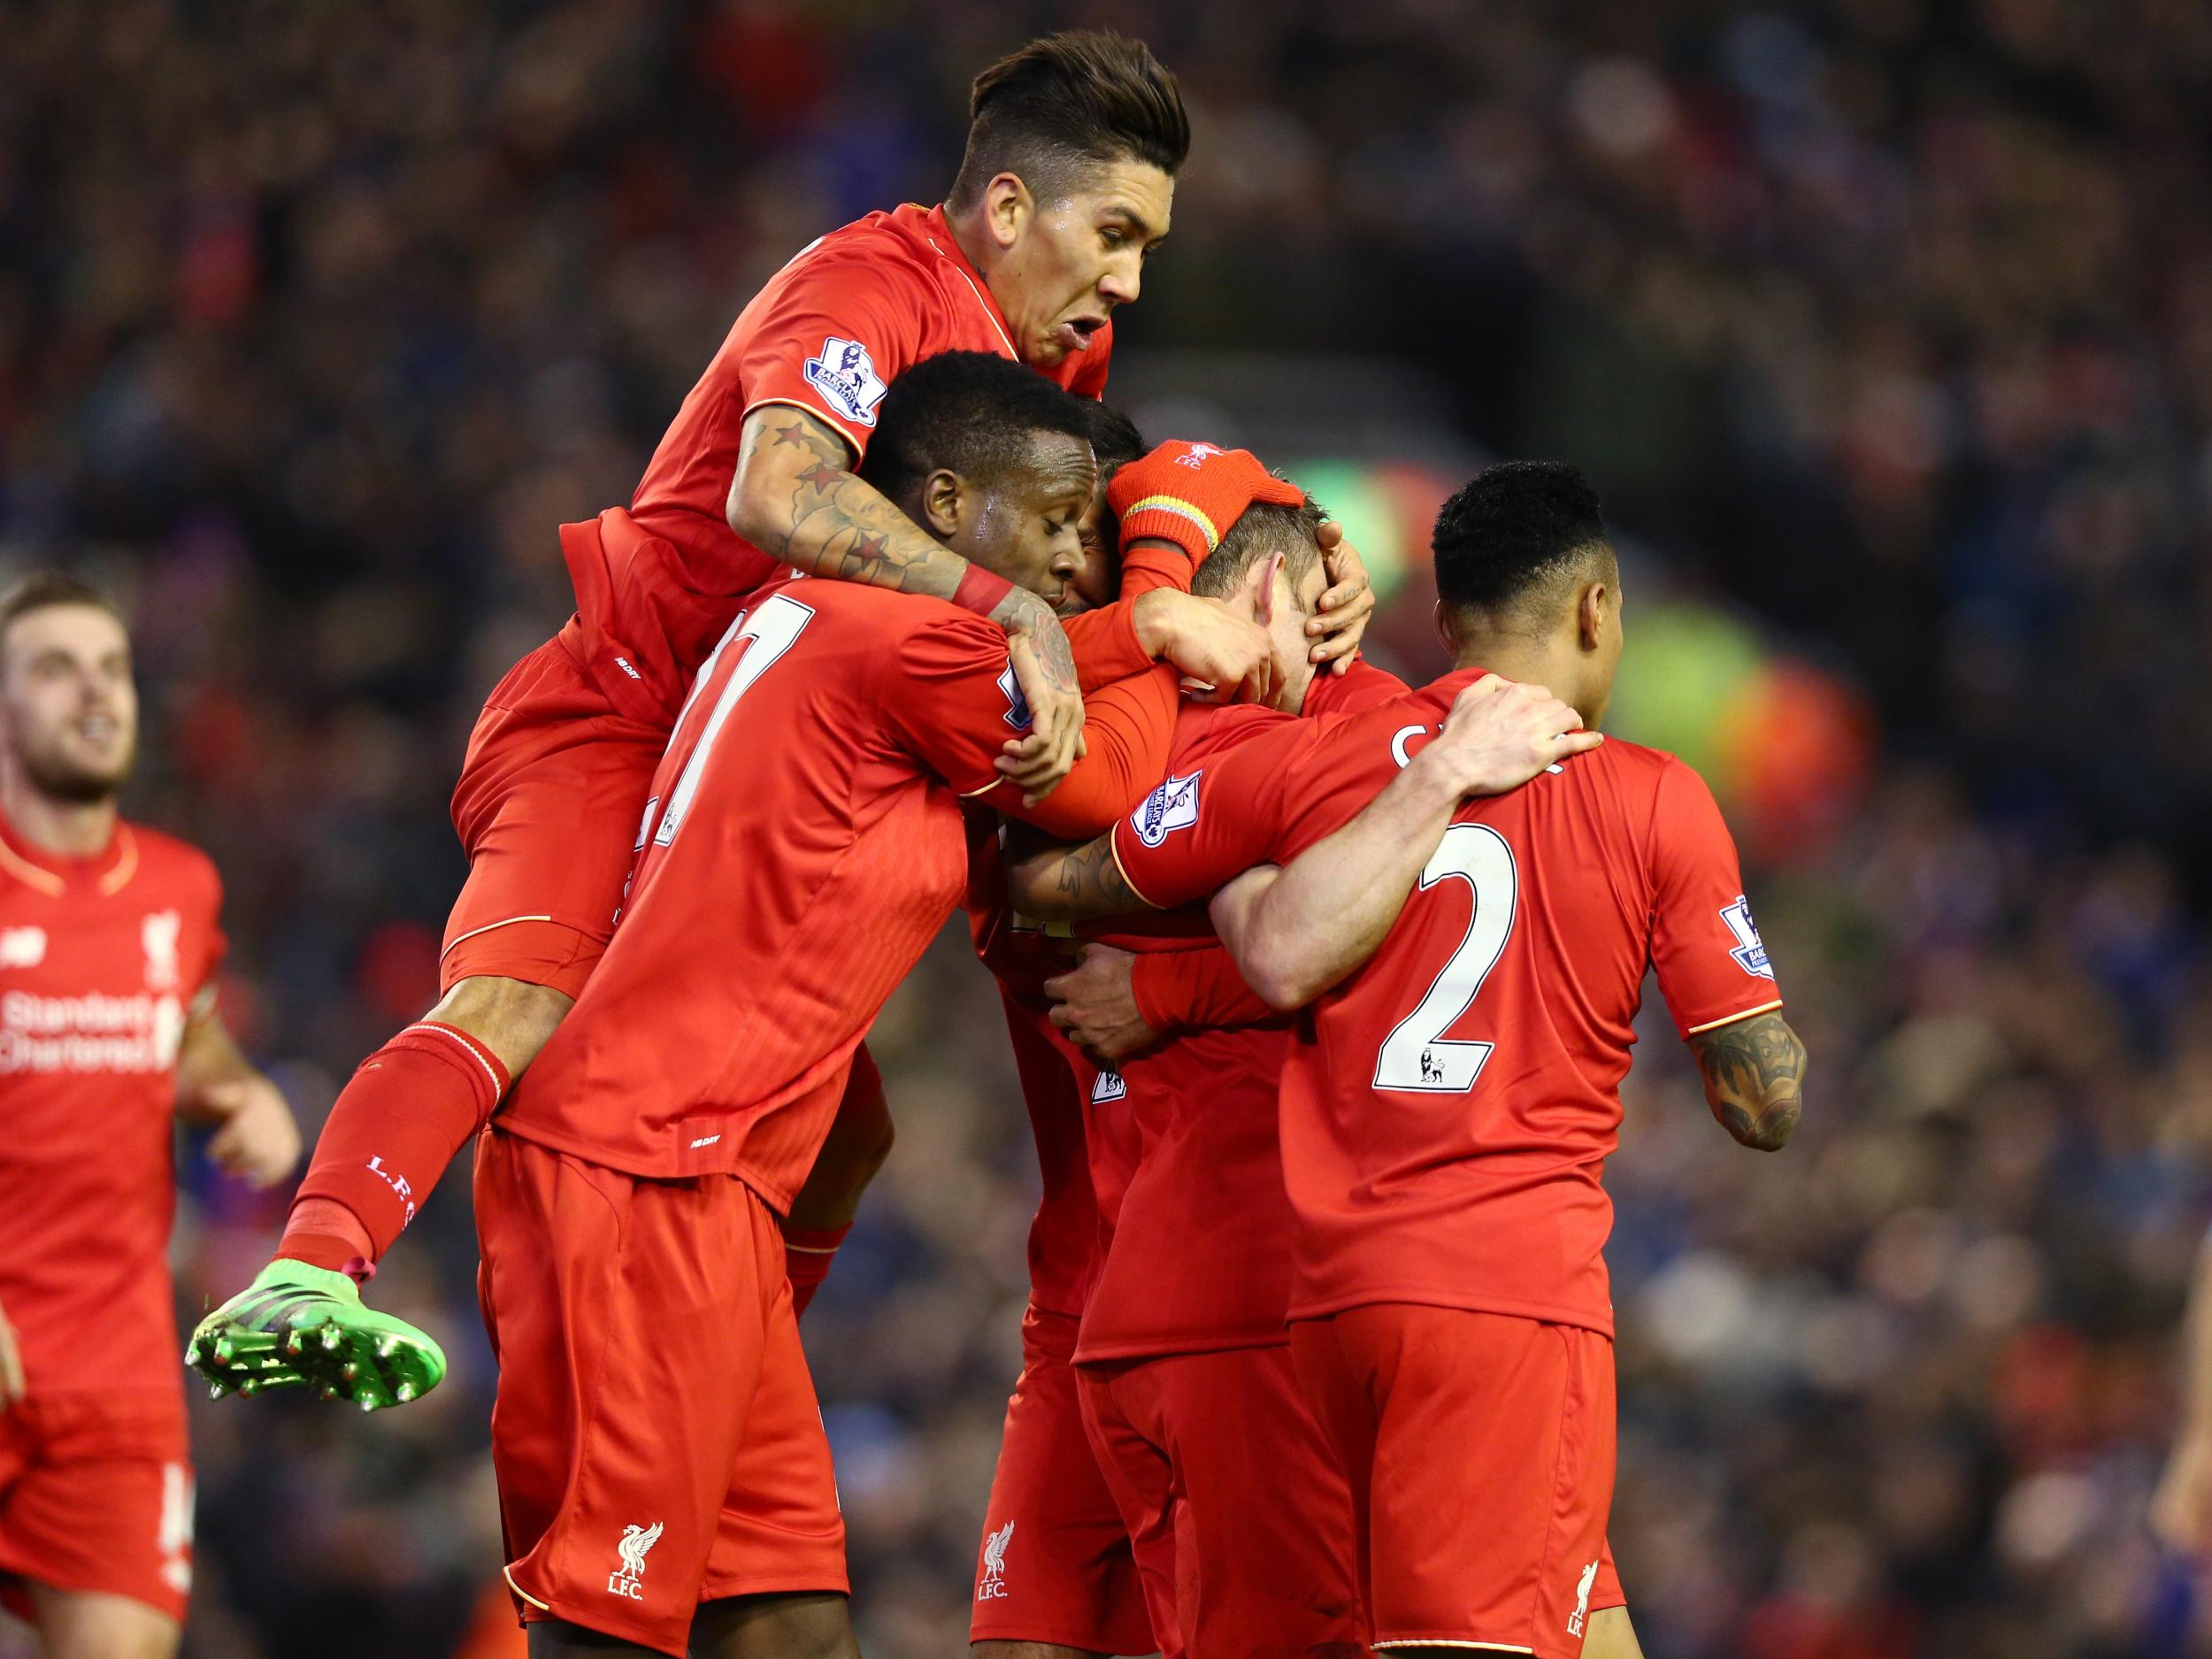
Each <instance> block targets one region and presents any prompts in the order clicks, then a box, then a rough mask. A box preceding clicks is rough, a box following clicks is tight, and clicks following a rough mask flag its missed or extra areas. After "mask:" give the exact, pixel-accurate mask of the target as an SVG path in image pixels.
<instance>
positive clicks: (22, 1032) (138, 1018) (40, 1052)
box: [0, 991, 184, 1072]
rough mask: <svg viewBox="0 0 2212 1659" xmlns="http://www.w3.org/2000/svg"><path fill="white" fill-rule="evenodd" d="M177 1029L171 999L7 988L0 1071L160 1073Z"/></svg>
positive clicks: (173, 1051)
mask: <svg viewBox="0 0 2212 1659" xmlns="http://www.w3.org/2000/svg"><path fill="white" fill-rule="evenodd" d="M183 1030H184V1010H183V1006H182V1004H181V1003H180V1002H178V1001H177V999H176V998H175V997H174V996H155V995H152V994H151V993H150V992H143V991H142V992H139V993H137V994H136V995H131V996H107V995H102V994H101V993H99V992H96V991H94V992H88V993H87V994H85V995H81V996H41V995H37V994H35V993H34V992H30V991H10V992H8V993H6V994H5V995H0V1072H9V1071H165V1070H166V1069H167V1068H168V1067H170V1066H171V1065H173V1064H175V1063H176V1057H177V1041H178V1039H179V1038H180V1036H181V1035H182V1034H183Z"/></svg>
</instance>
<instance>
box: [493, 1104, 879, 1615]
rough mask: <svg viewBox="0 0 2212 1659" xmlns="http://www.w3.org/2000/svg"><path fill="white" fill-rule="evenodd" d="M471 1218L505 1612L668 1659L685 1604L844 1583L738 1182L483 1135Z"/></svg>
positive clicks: (761, 1212)
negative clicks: (507, 1599) (490, 1370)
mask: <svg viewBox="0 0 2212 1659" xmlns="http://www.w3.org/2000/svg"><path fill="white" fill-rule="evenodd" d="M476 1232H477V1240H478V1243H479V1245H480V1248H481V1251H482V1256H483V1263H482V1266H481V1267H480V1269H479V1271H478V1279H477V1286H478V1292H479V1294H480V1297H481V1300H482V1302H483V1305H484V1325H485V1328H486V1330H488V1332H489V1333H491V1339H492V1350H493V1352H494V1354H495V1355H496V1356H497V1357H498V1360H499V1392H498V1394H497V1396H496V1398H495V1402H494V1404H493V1407H492V1467H493V1470H494V1471H495V1473H496V1474H497V1476H498V1479H499V1508H500V1522H501V1525H502V1527H503V1531H504V1532H505V1534H506V1547H507V1559H508V1567H507V1582H508V1584H509V1586H511V1588H512V1589H513V1590H514V1592H515V1594H516V1595H517V1597H518V1599H519V1600H520V1601H522V1602H523V1603H524V1604H525V1606H524V1608H523V1610H522V1617H523V1620H524V1622H525V1623H528V1622H530V1621H532V1620H533V1619H536V1618H542V1617H557V1618H561V1619H565V1620H566V1621H568V1622H569V1623H571V1624H580V1625H583V1626H584V1627H585V1628H586V1629H588V1630H595V1631H601V1632H605V1633H606V1634H609V1635H612V1636H618V1637H621V1638H623V1639H625V1640H629V1641H634V1642H637V1643H640V1644H641V1645H643V1646H645V1647H652V1648H657V1649H658V1650H659V1651H661V1652H663V1653H668V1654H675V1655H681V1654H682V1653H683V1651H684V1644H685V1639H686V1635H687V1632H688V1631H689V1630H690V1628H691V1617H692V1612H693V1609H695V1608H696V1607H697V1605H698V1604H699V1603H700V1602H702V1601H715V1600H718V1599H719V1598H721V1597H723V1596H731V1595H752V1594H763V1593H770V1592H779V1591H788V1592H798V1591H835V1592H839V1593H842V1592H844V1590H845V1589H846V1578H845V1526H844V1522H843V1520H842V1519H841V1517H840V1516H839V1515H838V1511H837V1486H836V1482H835V1479H834V1477H833V1474H832V1471H831V1468H830V1448H829V1440H828V1439H827V1437H826V1435H825V1434H824V1433H823V1432H822V1415H821V1410H820V1409H819V1407H818V1406H817V1405H816V1403H815V1399H814V1384H813V1379H811V1378H810V1377H809V1375H808V1374H807V1368H806V1356H805V1355H804V1354H803V1353H802V1352H801V1351H800V1348H799V1325H798V1321H797V1319H796V1318H795V1317H794V1316H793V1314H792V1311H791V1287H790V1284H789V1281H788V1280H787V1279H786V1278H785V1277H784V1264H783V1241H782V1235H781V1233H780V1232H779V1231H778V1229H777V1225H776V1217H775V1216H774V1214H773V1213H772V1211H771V1210H769V1208H768V1206H767V1205H766V1204H764V1203H763V1202H761V1200H760V1197H759V1195H758V1194H756V1193H755V1192H754V1191H753V1189H752V1188H751V1187H748V1186H746V1185H745V1183H744V1182H742V1181H741V1180H739V1179H737V1178H736V1177H735V1176H732V1175H708V1176H699V1177H695V1178H693V1179H687V1180H643V1179H637V1178H635V1177H633V1176H628V1175H624V1174H621V1173H618V1171H613V1170H610V1169H606V1168H603V1167H602V1166H601V1165H598V1164H589V1163H587V1162H585V1161H584V1160H583V1159H581V1158H577V1157H572V1156H569V1155H567V1154H565V1153H558V1152H553V1151H549V1150H548V1149H547V1148H543V1147H540V1146H537V1145H535V1144H534V1143H533V1142H531V1141H524V1140H521V1139H519V1138H518V1137H517V1136H514V1135H510V1134H506V1133H502V1132H500V1131H497V1130H489V1131H487V1132H486V1133H483V1134H481V1135H480V1136H478V1137H477V1143H476Z"/></svg>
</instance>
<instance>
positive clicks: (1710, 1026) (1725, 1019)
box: [1682, 997, 1782, 1037]
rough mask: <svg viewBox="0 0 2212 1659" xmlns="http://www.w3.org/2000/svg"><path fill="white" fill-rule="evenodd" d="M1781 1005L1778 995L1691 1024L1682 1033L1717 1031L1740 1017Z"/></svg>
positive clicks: (1767, 1010)
mask: <svg viewBox="0 0 2212 1659" xmlns="http://www.w3.org/2000/svg"><path fill="white" fill-rule="evenodd" d="M1781 1006H1782V999H1781V998H1780V997H1776V998H1775V999H1774V1000H1773V1001H1772V1002H1762V1003H1760V1004H1759V1006H1758V1007H1756V1008H1747V1009H1746V1010H1744V1011H1743V1012H1742V1013H1740V1014H1724V1015H1723V1016H1722V1017H1721V1018H1718V1019H1709V1020H1707V1021H1706V1022H1705V1023H1704V1024H1703V1025H1693V1026H1691V1027H1690V1028H1689V1030H1687V1031H1686V1032H1684V1033H1682V1034H1683V1035H1684V1036H1686V1037H1694V1036H1696V1035H1697V1034H1698V1033H1700V1032H1701V1031H1717V1030H1718V1029H1719V1028H1720V1027H1721V1026H1723V1025H1734V1024H1735V1023H1736V1022H1737V1021H1738V1020H1740V1019H1749V1018H1751V1017H1752V1016H1753V1015H1754V1014H1766V1013H1770V1012H1772V1011H1773V1010H1776V1009H1778V1008H1779V1007H1781Z"/></svg>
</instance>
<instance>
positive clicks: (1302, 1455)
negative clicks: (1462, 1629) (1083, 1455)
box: [1078, 1344, 1366, 1659]
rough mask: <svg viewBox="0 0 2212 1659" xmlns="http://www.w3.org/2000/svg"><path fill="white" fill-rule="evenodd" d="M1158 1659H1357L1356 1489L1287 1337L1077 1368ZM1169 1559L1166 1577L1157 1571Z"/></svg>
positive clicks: (1361, 1625) (1360, 1632)
mask: <svg viewBox="0 0 2212 1659" xmlns="http://www.w3.org/2000/svg"><path fill="white" fill-rule="evenodd" d="M1078 1372H1079V1377H1080V1379H1081V1388H1082V1394H1083V1421H1084V1426H1085V1427H1086V1428H1087V1429H1088V1430H1089V1432H1090V1436H1091V1446H1092V1448H1093V1449H1094V1451H1095V1452H1096V1453H1097V1454H1098V1459H1099V1463H1100V1465H1101V1467H1102V1468H1103V1469H1104V1471H1105V1473H1106V1484H1107V1485H1108V1486H1110V1488H1112V1490H1113V1494H1114V1497H1115V1500H1116V1502H1118V1504H1119V1505H1120V1507H1121V1514H1122V1519H1123V1521H1124V1522H1125V1524H1126V1525H1127V1527H1128V1529H1129V1536H1130V1538H1131V1540H1133V1543H1134V1545H1135V1548H1136V1556H1137V1566H1138V1569H1139V1571H1140V1572H1141V1574H1142V1576H1143V1580H1144V1592H1145V1599H1146V1601H1147V1602H1148V1604H1149V1606H1150V1607H1151V1609H1152V1626H1153V1629H1154V1630H1156V1631H1160V1632H1176V1633H1177V1634H1179V1637H1180V1640H1179V1641H1171V1640H1167V1639H1166V1638H1163V1640H1162V1644H1161V1653H1162V1655H1163V1659H1181V1655H1186V1654H1187V1655H1190V1659H1261V1655H1294V1656H1297V1659H1337V1656H1338V1655H1342V1656H1343V1659H1356V1656H1357V1655H1361V1654H1363V1653H1365V1652H1366V1648H1365V1647H1364V1645H1363V1639H1364V1637H1365V1634H1366V1624H1365V1621H1364V1619H1363V1617H1361V1614H1360V1610H1359V1592H1358V1588H1357V1586H1356V1577H1357V1574H1356V1567H1355V1562H1356V1552H1357V1545H1356V1542H1355V1541H1354V1536H1353V1529H1352V1494H1351V1489H1350V1487H1349V1486H1347V1485H1346V1484H1345V1479H1344V1474H1343V1471H1341V1470H1340V1469H1339V1468H1338V1467H1337V1464H1336V1457H1335V1454H1334V1453H1333V1451H1332V1450H1331V1449H1330V1447H1329V1444H1328V1440H1327V1439H1326V1437H1325V1436H1324V1435H1323V1433H1322V1432H1321V1425H1319V1424H1318V1423H1317V1422H1316V1421H1315V1419H1314V1416H1313V1412H1312V1410H1311V1409H1310V1407H1308V1405H1307V1404H1306V1401H1305V1396H1304V1395H1303V1394H1302V1393H1301V1392H1300V1391H1299V1386H1298V1378H1297V1373H1296V1371H1295V1368H1294V1366H1293V1364H1292V1363H1291V1357H1290V1349H1289V1348H1288V1347H1286V1346H1285V1345H1282V1344H1277V1345H1276V1346H1274V1347H1272V1348H1236V1349H1232V1350H1228V1351H1225V1352H1221V1353H1212V1354H1171V1355H1166V1356H1162V1357H1159V1358H1156V1359H1140V1360H1121V1361H1115V1362H1112V1363H1105V1364H1090V1365H1083V1366H1080V1367H1079V1368H1078ZM1163 1568H1164V1571H1163V1570H1162V1569H1163Z"/></svg>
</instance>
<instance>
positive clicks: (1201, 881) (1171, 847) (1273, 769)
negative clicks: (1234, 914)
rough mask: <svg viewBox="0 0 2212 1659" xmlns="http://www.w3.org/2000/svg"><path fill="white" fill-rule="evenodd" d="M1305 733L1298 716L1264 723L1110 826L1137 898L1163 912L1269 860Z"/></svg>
mask: <svg viewBox="0 0 2212 1659" xmlns="http://www.w3.org/2000/svg"><path fill="white" fill-rule="evenodd" d="M1312 736H1313V733H1311V732H1310V730H1308V729H1307V727H1306V725H1305V723H1303V722H1302V721H1297V720H1285V721H1282V722H1280V723H1279V724H1277V725H1272V726H1266V727H1264V728H1263V729H1262V730H1260V731H1259V732H1258V733H1256V735H1254V736H1253V737H1252V738H1251V739H1250V740H1249V741H1246V742H1242V743H1239V744H1236V745H1235V746H1233V748H1230V749H1226V750H1225V751H1224V752H1222V753H1221V754H1219V755H1217V756H1213V757H1209V758H1208V759H1207V760H1206V762H1205V763H1204V764H1202V765H1199V766H1195V767H1193V768H1192V769H1191V770H1190V771H1189V772H1184V773H1182V774H1181V775H1179V776H1176V777H1171V778H1169V779H1168V780H1167V781H1166V782H1164V783H1163V784H1161V785H1160V787H1158V788H1156V789H1155V790H1154V791H1153V792H1152V793H1151V794H1150V795H1147V796H1146V797H1145V798H1144V799H1143V800H1142V801H1141V802H1140V803H1138V806H1137V810H1135V811H1134V812H1133V813H1131V814H1130V815H1129V816H1128V817H1127V818H1123V819H1122V820H1121V821H1120V822H1119V823H1118V824H1116V825H1115V826H1114V862H1115V863H1116V864H1119V865H1120V866H1121V873H1122V877H1123V879H1125V880H1126V881H1127V882H1128V883H1129V886H1130V887H1131V888H1132V889H1133V890H1134V891H1135V893H1136V894H1137V896H1138V897H1140V898H1141V899H1142V900H1144V902H1146V903H1148V904H1150V905H1153V906H1155V907H1156V908H1157V909H1160V910H1171V909H1173V908H1174V907H1175V906H1176V905H1178V904H1187V903H1189V902H1192V901H1193V900H1194V899H1199V898H1203V897H1204V896H1205V895H1208V894H1210V893H1211V892H1212V891H1213V890H1214V889H1215V888H1217V887H1220V886H1221V885H1222V884H1223V883H1224V882H1225V881H1228V880H1230V879H1232V878H1233V877H1235V876H1237V875H1239V874H1240V873H1241V872H1244V871H1247V870H1249V869H1250V868H1251V867H1252V866H1253V865H1254V864H1267V863H1269V862H1271V860H1272V859H1273V858H1274V856H1275V854H1276V849H1277V847H1278V845H1279V842H1280V840H1281V835H1282V831H1283V827H1284V817H1285V807H1286V802H1285V779H1286V775H1287V774H1288V772H1290V770H1291V768H1292V767H1293V766H1294V764H1295V763H1296V760H1297V758H1298V757H1299V756H1300V755H1301V754H1302V752H1303V750H1304V749H1305V748H1306V746H1307V745H1308V744H1309V743H1310V741H1311V739H1312Z"/></svg>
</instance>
